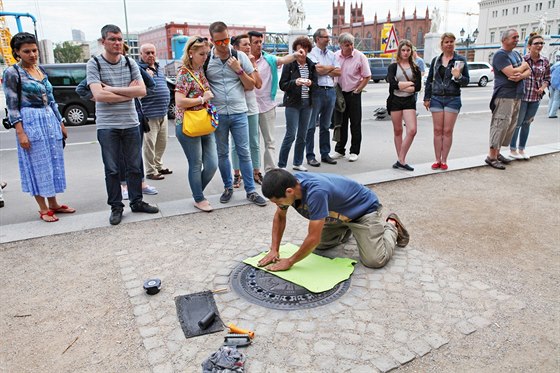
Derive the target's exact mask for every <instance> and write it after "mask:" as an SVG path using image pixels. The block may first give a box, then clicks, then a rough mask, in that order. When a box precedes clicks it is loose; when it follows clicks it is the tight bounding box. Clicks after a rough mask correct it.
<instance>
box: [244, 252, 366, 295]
mask: <svg viewBox="0 0 560 373" xmlns="http://www.w3.org/2000/svg"><path fill="white" fill-rule="evenodd" d="M298 249H299V247H297V246H296V245H292V244H286V245H282V246H280V258H289V257H290V256H291V255H292V254H293V253H295V252H296V251H297V250H298ZM265 255H266V253H261V254H259V255H257V256H254V257H251V258H247V259H245V260H244V261H243V263H246V264H249V265H251V266H253V267H255V268H259V269H262V270H264V271H267V270H266V269H265V268H262V267H259V266H258V263H259V260H261V259H262V258H264V256H265ZM354 263H356V261H355V260H352V259H348V258H334V259H330V258H325V257H322V256H319V255H316V254H313V253H311V254H309V255H308V256H307V257H306V258H304V259H303V260H300V261H299V262H297V263H296V264H294V265H293V267H292V268H290V269H289V270H287V271H280V272H271V271H267V272H269V273H272V274H274V275H276V276H278V277H280V278H282V279H284V280H286V281H289V282H292V283H294V284H296V285H299V286H302V287H304V288H306V289H307V290H309V291H311V292H313V293H322V292H324V291H327V290H330V289H332V288H334V287H335V286H336V285H337V284H338V283H339V282H342V281H344V280H347V279H348V278H350V275H351V274H352V272H354Z"/></svg>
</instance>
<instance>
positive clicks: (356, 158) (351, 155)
mask: <svg viewBox="0 0 560 373" xmlns="http://www.w3.org/2000/svg"><path fill="white" fill-rule="evenodd" d="M348 160H349V161H350V162H356V161H357V160H358V154H354V153H352V154H350V155H349V156H348Z"/></svg>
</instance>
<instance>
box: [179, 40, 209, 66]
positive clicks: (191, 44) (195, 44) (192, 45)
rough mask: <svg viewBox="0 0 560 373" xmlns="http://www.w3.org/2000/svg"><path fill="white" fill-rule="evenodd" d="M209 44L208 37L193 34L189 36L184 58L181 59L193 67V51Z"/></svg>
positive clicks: (186, 64)
mask: <svg viewBox="0 0 560 373" xmlns="http://www.w3.org/2000/svg"><path fill="white" fill-rule="evenodd" d="M208 47H209V44H208V38H203V37H202V36H200V35H193V36H191V37H190V38H189V41H187V44H186V45H185V49H184V50H183V58H182V59H181V60H182V62H183V65H185V66H186V67H187V68H189V69H192V68H193V64H192V58H191V56H192V54H191V53H192V52H196V51H198V50H200V49H202V48H208Z"/></svg>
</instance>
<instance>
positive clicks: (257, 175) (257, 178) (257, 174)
mask: <svg viewBox="0 0 560 373" xmlns="http://www.w3.org/2000/svg"><path fill="white" fill-rule="evenodd" d="M253 179H254V180H255V183H257V184H259V185H262V182H263V175H262V174H261V173H260V172H255V173H254V174H253Z"/></svg>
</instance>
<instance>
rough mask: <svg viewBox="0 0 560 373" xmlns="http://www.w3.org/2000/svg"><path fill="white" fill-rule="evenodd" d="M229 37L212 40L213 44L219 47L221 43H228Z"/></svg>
mask: <svg viewBox="0 0 560 373" xmlns="http://www.w3.org/2000/svg"><path fill="white" fill-rule="evenodd" d="M230 40H231V39H230V38H225V39H222V40H214V45H217V46H219V47H221V46H222V45H229V42H230Z"/></svg>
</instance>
